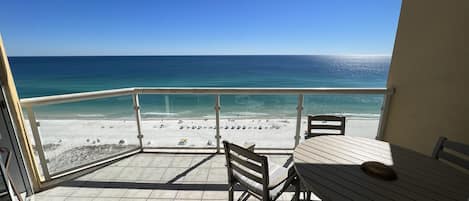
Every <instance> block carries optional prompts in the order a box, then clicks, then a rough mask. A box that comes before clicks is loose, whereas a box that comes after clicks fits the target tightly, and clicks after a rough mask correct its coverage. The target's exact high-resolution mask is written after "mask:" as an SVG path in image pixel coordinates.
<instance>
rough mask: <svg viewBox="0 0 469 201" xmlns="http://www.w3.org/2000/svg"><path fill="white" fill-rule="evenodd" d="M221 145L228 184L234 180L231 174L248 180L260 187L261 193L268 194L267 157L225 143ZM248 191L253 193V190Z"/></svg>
mask: <svg viewBox="0 0 469 201" xmlns="http://www.w3.org/2000/svg"><path fill="white" fill-rule="evenodd" d="M223 145H224V149H225V156H226V166H227V168H228V180H229V182H230V184H232V182H233V179H234V177H233V174H234V173H237V174H239V175H242V176H244V177H246V178H248V179H249V180H251V182H255V183H258V184H260V185H262V186H263V191H264V192H268V191H267V189H268V185H269V166H268V162H267V161H268V160H267V157H265V156H261V155H258V154H256V153H254V152H252V151H250V150H248V149H246V148H243V147H241V146H238V145H236V144H232V143H229V142H227V141H223ZM246 187H248V186H246ZM249 190H251V191H253V189H249Z"/></svg>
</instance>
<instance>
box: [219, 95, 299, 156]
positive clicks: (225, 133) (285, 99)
mask: <svg viewBox="0 0 469 201" xmlns="http://www.w3.org/2000/svg"><path fill="white" fill-rule="evenodd" d="M220 99H221V101H220V102H221V112H220V135H221V137H222V140H227V141H230V142H233V143H236V144H239V145H244V144H252V143H254V144H256V148H268V149H276V148H277V149H278V148H280V149H282V148H284V149H285V148H287V149H292V148H293V147H294V145H295V140H294V136H295V128H296V106H297V100H298V97H297V96H295V95H222V96H221V97H220Z"/></svg>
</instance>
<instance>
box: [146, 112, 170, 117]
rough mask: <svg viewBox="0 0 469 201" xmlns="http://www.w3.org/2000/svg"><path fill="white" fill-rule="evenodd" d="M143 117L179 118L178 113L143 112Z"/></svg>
mask: <svg viewBox="0 0 469 201" xmlns="http://www.w3.org/2000/svg"><path fill="white" fill-rule="evenodd" d="M142 115H146V116H177V115H178V113H173V112H142Z"/></svg>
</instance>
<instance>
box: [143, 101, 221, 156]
mask: <svg viewBox="0 0 469 201" xmlns="http://www.w3.org/2000/svg"><path fill="white" fill-rule="evenodd" d="M139 97H140V106H141V117H142V133H143V135H144V137H143V147H145V148H162V147H169V148H215V147H216V140H215V133H216V130H215V109H214V107H215V105H214V104H215V96H214V95H198V94H187V95H159V94H158V95H157V94H146V95H139Z"/></svg>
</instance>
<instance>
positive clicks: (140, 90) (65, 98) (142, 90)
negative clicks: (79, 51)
mask: <svg viewBox="0 0 469 201" xmlns="http://www.w3.org/2000/svg"><path fill="white" fill-rule="evenodd" d="M387 92H389V90H388V89H386V88H206V87H197V88H190V87H189V88H188V87H136V88H123V89H112V90H102V91H93V92H81V93H71V94H62V95H52V96H41V97H34V98H23V99H21V100H20V103H21V105H22V106H23V107H27V106H34V105H48V104H58V103H67V102H76V101H83V100H92V99H99V98H109V97H115V96H122V95H130V94H214V95H223V94H256V95H258V94H271V95H274V94H275V95H282V94H283V95H295V94H383V95H384V94H386V93H387Z"/></svg>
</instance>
